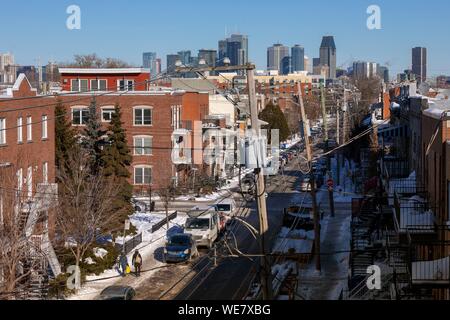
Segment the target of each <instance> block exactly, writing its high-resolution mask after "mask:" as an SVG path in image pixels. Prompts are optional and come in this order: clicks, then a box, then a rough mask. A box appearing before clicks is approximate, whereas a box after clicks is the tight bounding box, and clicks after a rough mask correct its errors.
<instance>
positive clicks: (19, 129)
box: [17, 117, 23, 143]
mask: <svg viewBox="0 0 450 320" xmlns="http://www.w3.org/2000/svg"><path fill="white" fill-rule="evenodd" d="M22 142H23V119H22V117H20V118H17V143H22Z"/></svg>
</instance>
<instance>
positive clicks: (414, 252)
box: [410, 227, 450, 288]
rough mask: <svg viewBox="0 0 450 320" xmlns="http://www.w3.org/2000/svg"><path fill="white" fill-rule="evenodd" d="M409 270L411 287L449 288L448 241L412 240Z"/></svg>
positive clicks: (449, 244)
mask: <svg viewBox="0 0 450 320" xmlns="http://www.w3.org/2000/svg"><path fill="white" fill-rule="evenodd" d="M444 228H445V229H446V230H447V231H448V228H446V227H438V229H439V230H444ZM410 270H411V283H412V286H413V287H420V288H450V241H445V240H444V241H430V242H412V243H411V261H410Z"/></svg>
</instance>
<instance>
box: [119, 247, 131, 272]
mask: <svg viewBox="0 0 450 320" xmlns="http://www.w3.org/2000/svg"><path fill="white" fill-rule="evenodd" d="M119 266H120V268H121V271H122V272H121V276H122V277H125V276H126V275H127V267H129V265H128V258H127V256H126V255H125V252H122V253H121V254H120V258H119Z"/></svg>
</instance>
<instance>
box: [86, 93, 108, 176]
mask: <svg viewBox="0 0 450 320" xmlns="http://www.w3.org/2000/svg"><path fill="white" fill-rule="evenodd" d="M105 133H106V132H105V131H103V130H102V128H101V123H100V119H99V116H98V113H97V101H96V99H95V96H94V97H92V100H91V104H90V105H89V112H88V117H87V121H86V127H85V129H84V132H83V140H82V147H83V149H84V150H85V151H86V153H87V154H88V156H89V157H90V163H91V170H92V171H93V172H96V171H97V170H98V169H99V168H100V161H101V156H102V147H103V146H104V144H105V141H104V139H103V137H104V135H105Z"/></svg>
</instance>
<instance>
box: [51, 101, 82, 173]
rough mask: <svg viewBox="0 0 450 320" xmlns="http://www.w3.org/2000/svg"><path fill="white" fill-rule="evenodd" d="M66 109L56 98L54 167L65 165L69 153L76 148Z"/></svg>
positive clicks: (75, 140) (74, 134) (75, 139)
mask: <svg viewBox="0 0 450 320" xmlns="http://www.w3.org/2000/svg"><path fill="white" fill-rule="evenodd" d="M68 119H69V117H67V112H66V109H65V108H64V106H63V104H62V101H61V99H59V98H58V100H57V105H56V107H55V149H56V152H55V153H56V155H55V160H56V167H57V168H59V169H60V168H61V166H62V165H63V164H64V163H66V160H67V159H68V156H69V151H70V150H71V149H72V148H74V147H75V146H76V143H77V138H76V133H75V131H74V130H73V128H72V124H71V122H70V121H69V120H68Z"/></svg>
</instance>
